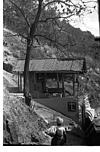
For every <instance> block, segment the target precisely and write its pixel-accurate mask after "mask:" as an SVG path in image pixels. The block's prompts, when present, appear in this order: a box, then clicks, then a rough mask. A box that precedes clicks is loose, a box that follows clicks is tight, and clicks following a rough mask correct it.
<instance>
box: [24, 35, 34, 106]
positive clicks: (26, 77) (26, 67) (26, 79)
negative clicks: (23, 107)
mask: <svg viewBox="0 0 100 152" xmlns="http://www.w3.org/2000/svg"><path fill="white" fill-rule="evenodd" d="M32 43H33V39H32V38H28V39H27V50H26V59H25V65H24V96H25V102H26V103H27V102H28V101H27V100H29V98H30V88H29V62H30V52H31V48H32ZM29 102H30V101H29ZM29 104H30V103H29Z"/></svg>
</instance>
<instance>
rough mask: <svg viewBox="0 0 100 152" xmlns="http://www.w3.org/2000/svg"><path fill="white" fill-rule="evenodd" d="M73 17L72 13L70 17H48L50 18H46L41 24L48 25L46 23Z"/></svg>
mask: <svg viewBox="0 0 100 152" xmlns="http://www.w3.org/2000/svg"><path fill="white" fill-rule="evenodd" d="M73 15H74V13H72V14H70V15H68V16H55V17H48V18H46V19H45V20H40V21H39V22H40V23H46V22H47V21H49V20H56V19H68V18H70V17H71V16H73Z"/></svg>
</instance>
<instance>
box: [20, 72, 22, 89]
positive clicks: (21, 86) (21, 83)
mask: <svg viewBox="0 0 100 152" xmlns="http://www.w3.org/2000/svg"><path fill="white" fill-rule="evenodd" d="M20 91H22V75H21V74H20Z"/></svg>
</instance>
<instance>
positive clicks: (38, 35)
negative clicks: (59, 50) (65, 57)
mask: <svg viewBox="0 0 100 152" xmlns="http://www.w3.org/2000/svg"><path fill="white" fill-rule="evenodd" d="M34 37H42V38H44V39H46V40H48V41H50V42H52V43H54V44H57V45H59V46H61V47H63V48H64V47H65V46H66V44H64V45H63V44H61V43H60V42H57V41H56V40H53V39H51V38H49V37H47V36H46V35H41V34H37V35H34Z"/></svg>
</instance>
